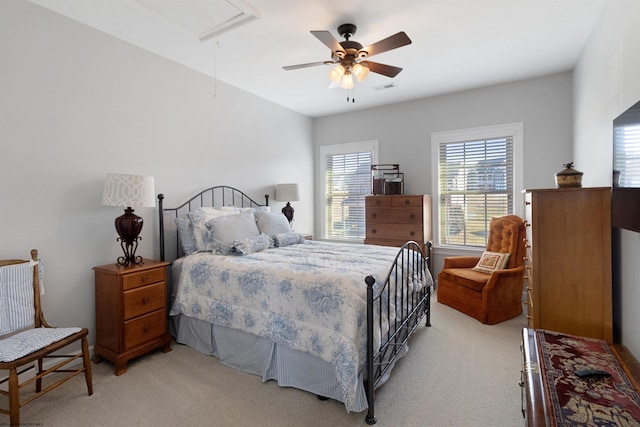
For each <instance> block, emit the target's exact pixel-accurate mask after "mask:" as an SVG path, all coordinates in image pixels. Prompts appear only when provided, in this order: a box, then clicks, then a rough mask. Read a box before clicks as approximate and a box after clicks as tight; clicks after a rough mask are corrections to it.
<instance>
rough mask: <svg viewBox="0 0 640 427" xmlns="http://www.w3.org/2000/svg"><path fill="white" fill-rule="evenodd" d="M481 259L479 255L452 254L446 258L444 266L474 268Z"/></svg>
mask: <svg viewBox="0 0 640 427" xmlns="http://www.w3.org/2000/svg"><path fill="white" fill-rule="evenodd" d="M478 261H480V257H479V256H452V257H447V258H445V259H444V266H443V267H442V268H443V269H444V268H472V267H475V266H476V264H478Z"/></svg>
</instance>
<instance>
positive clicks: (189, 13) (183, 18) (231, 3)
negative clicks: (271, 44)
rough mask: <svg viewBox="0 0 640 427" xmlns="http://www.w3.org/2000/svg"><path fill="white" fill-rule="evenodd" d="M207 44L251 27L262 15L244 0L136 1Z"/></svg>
mask: <svg viewBox="0 0 640 427" xmlns="http://www.w3.org/2000/svg"><path fill="white" fill-rule="evenodd" d="M134 1H137V2H138V3H139V4H141V5H142V6H143V7H145V8H147V9H149V10H152V11H153V12H155V13H157V14H159V15H161V16H163V17H164V18H166V19H168V20H170V21H172V22H174V23H175V24H177V25H179V26H180V27H182V28H184V29H186V30H187V31H189V32H192V33H194V34H195V35H196V36H198V38H199V39H200V41H202V42H204V41H207V40H209V39H211V38H213V37H216V36H217V35H220V34H222V33H224V32H226V31H229V30H231V29H233V28H236V27H238V26H240V25H244V24H247V23H249V22H251V21H253V20H254V19H257V18H259V17H260V13H259V12H258V11H257V10H256V9H255V8H254V7H253V6H252V5H250V4H249V3H247V2H246V1H244V0H182V1H179V2H178V1H175V0H134Z"/></svg>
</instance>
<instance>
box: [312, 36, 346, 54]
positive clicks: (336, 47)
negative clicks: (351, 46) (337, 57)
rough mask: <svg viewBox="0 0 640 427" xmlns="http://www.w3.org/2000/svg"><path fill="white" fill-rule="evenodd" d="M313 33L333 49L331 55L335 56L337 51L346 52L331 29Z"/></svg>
mask: <svg viewBox="0 0 640 427" xmlns="http://www.w3.org/2000/svg"><path fill="white" fill-rule="evenodd" d="M311 34H313V35H314V36H316V38H317V39H318V40H320V41H321V42H322V43H324V45H325V46H327V47H328V48H329V49H331V56H333V55H334V54H335V53H336V52H344V49H343V48H342V46H340V43H338V40H336V38H335V37H333V35H331V33H330V32H329V31H311Z"/></svg>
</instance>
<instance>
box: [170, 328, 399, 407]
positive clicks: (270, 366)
mask: <svg viewBox="0 0 640 427" xmlns="http://www.w3.org/2000/svg"><path fill="white" fill-rule="evenodd" d="M170 331H171V334H172V335H173V336H174V337H175V339H176V342H177V343H180V344H185V345H188V346H189V347H191V348H193V349H195V350H197V351H199V352H200V353H203V354H207V355H212V356H216V357H217V358H218V359H219V360H220V362H221V363H222V364H224V365H226V366H229V367H232V368H234V369H238V370H240V371H242V372H246V373H249V374H254V375H258V376H260V377H262V380H263V381H268V380H275V381H277V383H278V385H279V386H281V387H294V388H297V389H300V390H305V391H308V392H310V393H313V394H316V395H318V396H321V397H327V398H330V399H335V400H337V401H340V402H344V401H343V398H342V389H341V387H340V384H339V383H338V381H337V380H336V371H335V369H334V367H333V366H332V365H331V364H330V363H329V362H326V361H324V360H322V359H320V358H318V357H315V356H312V355H310V354H308V353H305V352H302V351H299V350H292V349H290V348H288V347H286V346H284V345H281V344H277V343H274V342H273V341H271V340H270V339H269V338H265V337H259V336H256V335H253V334H250V333H247V332H243V331H240V330H237V329H232V328H227V327H224V326H217V325H212V324H211V323H208V322H205V321H203V320H200V319H195V318H192V317H188V316H185V315H178V316H172V317H171V318H170ZM405 347H406V346H405ZM407 351H408V349H407V348H405V350H404V351H403V352H402V354H406V352H407ZM364 375H365V370H364V369H363V370H362V371H361V372H360V373H359V375H358V378H359V381H358V388H357V390H356V399H355V401H354V402H353V404H352V405H350V406H346V404H345V406H346V409H347V411H352V412H362V411H365V410H367V408H368V405H367V397H366V391H365V388H364V381H363V380H364ZM386 379H387V378H384V379H383V380H382V381H380V382H379V383H378V386H380V385H382V383H384V382H385V381H386Z"/></svg>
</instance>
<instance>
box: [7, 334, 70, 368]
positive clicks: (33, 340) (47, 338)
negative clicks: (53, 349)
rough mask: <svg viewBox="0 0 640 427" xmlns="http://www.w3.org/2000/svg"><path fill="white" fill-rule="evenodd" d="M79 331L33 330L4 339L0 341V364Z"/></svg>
mask: <svg viewBox="0 0 640 427" xmlns="http://www.w3.org/2000/svg"><path fill="white" fill-rule="evenodd" d="M80 330H81V329H80V328H35V329H27V330H26V331H22V332H20V333H18V334H15V335H12V336H10V337H8V338H4V339H2V340H0V362H13V361H14V360H16V359H19V358H21V357H23V356H26V355H27V354H30V353H33V352H34V351H38V350H40V349H41V348H44V347H46V346H48V345H49V344H52V343H54V342H56V341H60V340H61V339H63V338H66V337H68V336H69V335H72V334H75V333H76V332H80Z"/></svg>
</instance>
